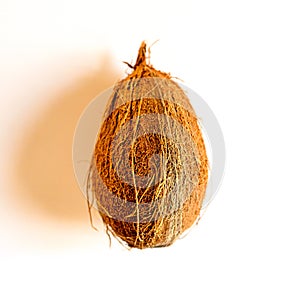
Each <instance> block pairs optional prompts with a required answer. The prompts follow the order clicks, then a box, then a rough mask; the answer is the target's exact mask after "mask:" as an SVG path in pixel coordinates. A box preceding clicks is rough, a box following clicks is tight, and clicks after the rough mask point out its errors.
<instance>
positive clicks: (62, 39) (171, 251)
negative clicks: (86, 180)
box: [0, 0, 300, 300]
mask: <svg viewBox="0 0 300 300" xmlns="http://www.w3.org/2000/svg"><path fill="white" fill-rule="evenodd" d="M299 5H300V4H299V1H297V0H294V1H292V0H284V1H283V0H282V1H276V0H275V1H274V0H273V1H271V0H270V1H268V0H252V1H240V0H228V1H220V0H206V1H201V0H200V1H188V0H186V1H147V2H143V1H133V0H129V1H100V0H97V1H96V0H95V1H91V0H86V1H76V0H72V1H71V0H55V1H54V0H53V1H41V0H39V1H37V0H27V1H17V0H1V1H0V97H1V110H0V122H1V127H0V145H1V146H0V147H1V148H0V151H1V152H0V154H1V155H0V168H1V173H0V185H1V187H0V193H1V194H0V209H1V210H0V255H1V257H0V260H1V261H0V282H1V285H0V298H1V299H74V298H75V299H102V298H103V299H155V298H157V299H172V298H175V299H180V298H184V299H231V300H232V299H299V298H300V286H299V283H300V270H299V269H300V259H299V253H300V245H299V239H300V233H299V230H300V218H299V210H300V205H299V201H300V196H299V168H300V164H299V153H300V147H299V142H298V138H299V132H298V130H299V127H300V122H299V102H300V55H299V53H300V18H299V15H300V6H299ZM157 39H159V42H158V43H156V44H155V45H154V46H153V47H152V53H151V57H152V60H151V61H152V64H153V65H154V66H155V67H157V68H158V69H160V70H163V71H166V72H170V73H171V74H172V75H173V76H177V77H180V78H181V79H183V80H184V83H185V84H186V85H188V86H190V87H191V88H193V89H194V90H195V91H196V92H198V93H199V94H200V95H201V96H202V97H203V98H204V99H205V100H206V101H207V102H208V104H209V105H210V107H211V108H212V109H213V111H214V112H215V114H216V116H217V118H218V120H219V122H220V124H221V127H222V129H223V133H224V137H225V142H226V149H227V162H226V172H225V177H224V180H223V185H222V187H221V189H220V191H219V193H218V194H217V196H216V198H215V200H214V201H213V202H212V204H211V205H210V206H209V207H208V209H207V211H206V213H205V215H204V217H203V218H202V219H201V221H200V223H199V225H198V226H197V227H195V228H193V230H192V231H191V232H190V234H189V235H188V236H187V237H185V238H184V239H182V240H179V241H177V242H176V243H175V244H174V245H173V246H171V247H168V248H163V249H150V250H143V251H139V250H131V251H127V250H126V249H124V248H123V247H122V246H120V245H119V244H118V243H117V242H113V244H112V247H111V248H109V244H108V240H107V237H106V235H105V232H104V230H103V226H102V225H101V222H98V224H97V225H98V227H99V228H100V229H99V232H96V231H93V230H92V229H91V227H90V225H89V222H88V214H87V210H86V203H85V200H84V198H83V197H82V196H81V194H80V191H79V188H78V187H77V184H76V181H75V178H74V175H73V171H72V160H71V146H72V138H73V132H74V129H75V126H76V122H77V120H78V118H79V116H80V114H81V112H82V110H83V109H84V107H85V106H86V105H87V104H88V102H89V101H90V100H91V99H93V98H94V97H95V96H96V95H97V94H98V93H99V92H101V91H102V90H103V89H105V88H107V87H109V86H111V85H112V84H113V83H115V82H116V81H117V80H118V79H120V78H122V77H123V76H124V75H125V72H126V71H128V68H127V67H126V66H125V65H124V64H123V63H122V61H124V60H126V61H129V62H133V61H134V59H135V57H136V51H137V49H138V47H139V44H140V42H141V41H142V40H146V41H147V42H148V43H149V44H151V43H153V42H155V41H156V40H157ZM83 163H85V162H83Z"/></svg>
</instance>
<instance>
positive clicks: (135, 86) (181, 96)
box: [87, 42, 209, 249]
mask: <svg viewBox="0 0 300 300" xmlns="http://www.w3.org/2000/svg"><path fill="white" fill-rule="evenodd" d="M146 54H147V48H146V44H145V42H143V43H142V44H141V46H140V49H139V52H138V56H137V59H136V63H135V65H134V66H131V65H130V64H128V63H127V64H128V66H129V67H130V68H131V69H132V72H131V73H130V74H129V75H128V76H127V77H126V78H125V79H123V80H121V81H120V82H118V83H117V84H116V85H115V86H114V89H113V93H112V95H111V97H110V99H109V101H108V104H107V107H106V110H105V113H104V117H103V120H102V122H101V125H100V129H99V133H98V136H97V140H96V143H95V147H94V152H93V156H92V159H91V164H90V169H89V176H88V182H87V195H88V201H89V203H90V205H93V206H94V207H96V208H97V210H98V212H99V214H100V216H101V217H102V219H103V222H104V224H105V225H106V226H107V229H108V232H109V233H111V234H113V236H115V237H116V238H118V239H119V240H120V241H122V242H124V243H125V244H127V245H128V246H129V247H135V248H140V249H144V248H150V247H164V246H169V245H171V244H172V243H174V241H175V240H176V239H178V238H179V237H180V236H181V235H182V233H183V232H184V231H186V230H187V229H188V228H190V227H191V226H192V225H193V224H194V223H195V222H196V221H197V220H198V218H199V215H200V210H201V206H202V202H203V198H204V196H205V190H206V186H207V181H208V167H209V166H208V158H207V154H206V149H205V144H204V140H203V136H202V133H201V129H200V126H199V123H198V118H197V116H196V114H195V111H194V109H193V107H192V105H191V103H190V101H189V99H188V97H187V95H186V93H185V92H184V90H183V89H182V88H181V87H180V86H179V85H178V84H177V83H176V82H175V81H174V80H172V78H171V76H170V74H168V73H165V72H161V71H158V70H156V69H155V68H153V66H152V65H150V63H148V62H147V59H146Z"/></svg>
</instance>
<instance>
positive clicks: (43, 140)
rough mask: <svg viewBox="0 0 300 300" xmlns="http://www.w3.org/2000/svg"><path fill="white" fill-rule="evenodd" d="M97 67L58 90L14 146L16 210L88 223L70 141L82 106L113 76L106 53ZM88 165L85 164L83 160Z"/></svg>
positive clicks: (109, 83)
mask: <svg viewBox="0 0 300 300" xmlns="http://www.w3.org/2000/svg"><path fill="white" fill-rule="evenodd" d="M101 61H103V64H102V66H101V68H100V69H99V70H96V71H93V72H92V73H89V74H85V75H84V76H82V78H80V79H79V80H77V81H75V82H73V83H72V84H71V85H69V86H68V87H67V88H66V89H65V90H63V91H61V92H60V93H59V95H58V96H57V97H55V99H52V100H51V101H50V106H49V107H48V108H47V109H46V110H45V111H43V112H41V113H40V114H39V115H37V116H36V121H35V122H33V124H34V125H33V126H32V127H30V128H28V129H26V128H25V129H24V130H25V132H24V134H23V137H22V139H21V141H20V144H19V145H17V147H18V149H19V152H18V154H17V157H16V165H15V172H14V178H13V179H12V182H13V183H14V184H13V187H12V188H13V190H14V192H16V191H18V193H19V194H20V195H18V196H19V197H18V199H19V200H18V201H19V203H18V208H19V209H22V208H24V209H26V211H27V212H31V213H38V214H39V216H42V217H47V218H51V219H53V220H54V221H59V222H88V220H89V219H88V211H87V205H86V199H85V198H84V196H83V195H82V193H81V191H80V189H79V187H78V185H77V182H76V178H75V175H74V172H73V165H72V142H73V135H74V131H75V128H76V124H77V122H78V119H79V117H80V115H81V113H82V112H83V110H84V108H85V107H86V105H87V104H88V103H89V102H90V101H91V100H92V99H93V98H94V97H95V96H96V95H98V94H99V93H100V92H102V91H103V90H105V89H107V88H109V87H111V86H112V85H113V84H114V83H115V82H116V81H117V80H118V79H119V78H120V73H118V72H117V71H116V70H115V68H114V67H113V64H112V63H111V58H110V56H108V55H106V56H105V57H103V59H102V60H101ZM87 163H88V162H87Z"/></svg>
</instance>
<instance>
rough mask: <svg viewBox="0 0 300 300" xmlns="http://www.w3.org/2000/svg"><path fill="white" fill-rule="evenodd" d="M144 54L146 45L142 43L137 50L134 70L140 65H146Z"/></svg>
mask: <svg viewBox="0 0 300 300" xmlns="http://www.w3.org/2000/svg"><path fill="white" fill-rule="evenodd" d="M146 53H147V44H146V42H145V41H142V43H141V46H140V48H139V52H138V56H137V58H136V62H135V65H134V69H136V68H137V67H138V66H140V65H146Z"/></svg>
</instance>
